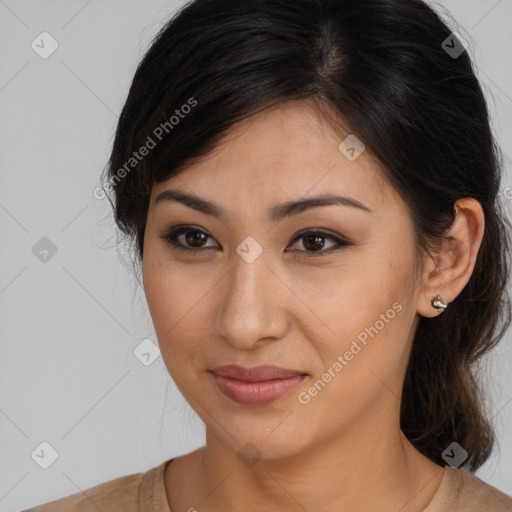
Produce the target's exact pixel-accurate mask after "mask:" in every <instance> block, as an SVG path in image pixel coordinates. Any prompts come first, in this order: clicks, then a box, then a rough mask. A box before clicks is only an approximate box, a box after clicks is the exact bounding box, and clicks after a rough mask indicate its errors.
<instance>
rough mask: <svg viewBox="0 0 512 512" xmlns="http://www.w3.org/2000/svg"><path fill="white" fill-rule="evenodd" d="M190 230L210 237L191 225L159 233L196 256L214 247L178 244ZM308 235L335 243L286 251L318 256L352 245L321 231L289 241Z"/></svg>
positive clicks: (164, 238) (302, 235)
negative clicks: (314, 248) (326, 247)
mask: <svg viewBox="0 0 512 512" xmlns="http://www.w3.org/2000/svg"><path fill="white" fill-rule="evenodd" d="M190 232H191V233H194V232H196V233H202V234H204V235H206V236H207V237H208V238H212V237H211V236H210V235H208V233H206V232H205V231H203V230H202V229H197V228H193V227H191V226H176V227H174V228H172V229H170V230H169V231H168V232H167V233H164V234H163V235H160V238H162V239H163V240H165V241H166V242H168V243H169V244H170V245H171V246H172V247H173V248H175V249H177V250H179V251H183V252H188V253H195V255H198V256H199V255H201V254H203V253H204V251H207V250H209V249H215V247H211V246H210V247H203V248H195V249H192V248H190V247H186V246H183V245H182V244H180V243H179V242H178V241H177V238H178V237H179V236H180V235H183V234H184V233H190ZM309 236H317V237H319V238H325V239H327V240H330V241H331V242H335V243H336V245H335V246H333V247H331V248H329V249H326V250H320V251H305V250H301V249H294V250H292V251H288V252H297V253H306V254H307V257H319V256H328V255H330V254H332V253H333V252H335V251H337V250H339V249H341V248H343V247H348V246H351V245H353V244H352V243H350V242H348V241H346V240H343V239H341V238H338V237H336V236H334V235H331V234H328V233H325V232H323V231H305V232H301V233H298V234H297V236H296V237H295V238H294V239H293V240H292V241H291V244H295V242H297V241H298V240H300V239H301V238H306V237H309ZM301 256H302V255H301Z"/></svg>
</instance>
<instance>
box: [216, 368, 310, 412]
mask: <svg viewBox="0 0 512 512" xmlns="http://www.w3.org/2000/svg"><path fill="white" fill-rule="evenodd" d="M211 373H212V375H213V379H214V381H215V383H216V384H217V387H218V389H219V390H220V391H221V392H222V393H223V394H224V395H225V396H226V397H228V398H229V399H231V400H232V401H233V402H235V403H237V404H240V405H247V406H262V405H265V404H268V403H270V402H273V401H274V400H277V399H278V398H281V397H283V396H285V395H288V394H290V393H291V392H292V391H293V390H294V389H295V388H296V387H297V386H298V385H299V384H300V383H301V382H302V381H303V380H304V379H305V378H306V375H307V374H305V373H303V372H301V371H299V370H290V369H287V368H280V367H278V366H255V367H254V368H243V367H241V366H237V365H229V366H220V367H217V368H214V369H213V370H211Z"/></svg>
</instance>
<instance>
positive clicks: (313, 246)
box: [292, 231, 353, 256]
mask: <svg viewBox="0 0 512 512" xmlns="http://www.w3.org/2000/svg"><path fill="white" fill-rule="evenodd" d="M299 240H302V246H303V247H304V249H292V251H299V252H305V253H309V254H308V255H309V256H324V255H327V254H331V253H332V252H334V251H336V250H337V249H340V248H341V247H346V246H349V245H353V244H351V243H349V242H347V241H346V240H343V239H341V238H338V237H336V236H333V235H330V234H328V233H324V232H322V231H309V232H306V233H302V234H299V235H298V236H297V237H295V239H294V240H293V243H295V242H297V241H299ZM326 240H328V241H330V242H332V245H331V246H330V247H327V249H325V245H326V242H325V241H326ZM314 253H318V254H314Z"/></svg>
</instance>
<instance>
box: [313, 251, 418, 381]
mask: <svg viewBox="0 0 512 512" xmlns="http://www.w3.org/2000/svg"><path fill="white" fill-rule="evenodd" d="M387 247H389V249H388V248H387ZM391 248H392V244H387V245H386V244H375V245H374V247H373V248H371V249H368V248H367V250H366V251H365V254H364V255H361V257H358V258H354V259H353V263H351V264H350V266H348V265H347V266H345V267H344V268H343V269H340V270H339V271H338V272H332V273H330V276H329V279H328V280H327V279H326V280H325V281H324V283H323V285H322V289H323V293H322V294H321V295H320V294H318V293H316V292H315V293H312V292H310V293H309V296H308V297H307V298H306V299H305V302H307V303H308V305H309V306H310V308H311V310H312V311H313V312H315V313H316V315H317V316H318V317H319V318H320V319H321V320H322V327H321V330H316V331H315V329H313V328H311V329H310V330H309V332H307V333H306V336H307V337H308V338H309V339H310V340H315V345H316V351H317V352H318V354H319V355H320V359H321V363H322V365H321V366H320V365H319V367H318V368H317V370H318V372H319V373H320V374H322V373H323V371H324V369H329V368H331V369H332V370H331V373H332V372H335V373H336V375H341V374H344V375H345V377H344V378H342V379H338V382H339V381H341V380H344V379H345V378H346V379H347V381H350V383H352V384H353V383H358V385H361V384H364V383H365V382H367V381H369V380H370V381H371V380H375V379H376V377H375V375H372V372H371V371H370V370H373V371H374V372H375V373H376V374H377V375H381V374H382V375H383V376H384V377H386V378H391V373H392V372H394V371H398V369H399V368H401V367H402V364H401V363H404V362H406V361H403V359H404V358H403V356H404V350H405V349H406V348H407V346H408V342H409V341H410V340H409V338H410V331H411V325H412V323H413V321H414V309H413V308H412V306H411V304H413V302H414V301H413V297H412V295H411V293H410V290H411V283H412V280H413V260H412V257H413V252H412V250H410V248H409V247H408V246H407V245H406V244H404V245H402V251H401V252H399V251H394V250H391ZM396 254H399V255H398V257H396V256H395V255H396ZM310 284H311V283H310ZM307 289H310V290H311V289H312V286H305V287H304V292H305V291H306V290H307ZM316 323H317V324H318V322H316ZM305 325H306V323H304V324H303V326H305ZM315 332H316V333H315ZM320 332H321V333H322V334H321V335H319V333H320ZM338 356H341V357H342V359H343V361H341V362H339V361H338ZM337 362H339V363H340V364H341V366H342V369H340V364H337ZM334 366H335V367H334ZM336 370H338V371H336ZM328 378H329V377H328V376H327V379H328ZM350 383H349V388H350V387H351V386H352V384H350ZM343 385H344V386H345V385H346V384H343Z"/></svg>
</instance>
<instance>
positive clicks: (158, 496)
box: [22, 459, 512, 512]
mask: <svg viewBox="0 0 512 512" xmlns="http://www.w3.org/2000/svg"><path fill="white" fill-rule="evenodd" d="M173 460H174V459H170V460H167V461H165V462H163V463H162V464H160V465H159V466H157V467H155V468H152V469H150V470H149V471H147V472H146V473H135V474H132V475H126V476H122V477H119V478H116V479H114V480H109V481H108V482H104V483H102V484H99V485H96V486H95V487H90V488H89V489H86V490H85V491H84V492H83V493H82V492H80V493H77V494H72V495H71V496H67V497H64V498H61V499H58V500H56V501H52V502H50V503H46V504H44V505H40V506H39V507H35V508H31V509H28V510H23V511H22V512H98V510H102V511H105V512H107V511H108V512H171V509H170V507H169V502H168V501H167V494H166V492H165V485H164V471H165V468H166V466H167V464H169V463H170V462H172V461H173ZM482 511H485V512H512V498H511V497H510V496H507V495H506V494H504V493H502V492H501V491H499V490H498V489H496V488H495V487H493V486H492V485H489V484H487V483H485V482H483V481H482V480H480V479H479V478H478V477H477V476H475V475H474V474H473V473H470V472H469V471H467V470H465V469H454V468H452V467H450V466H446V467H445V471H444V475H443V478H442V480H441V484H440V485H439V487H438V489H437V491H436V493H435V494H434V496H433V498H432V500H431V501H430V503H429V504H428V506H427V508H425V509H424V511H423V512H482Z"/></svg>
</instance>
